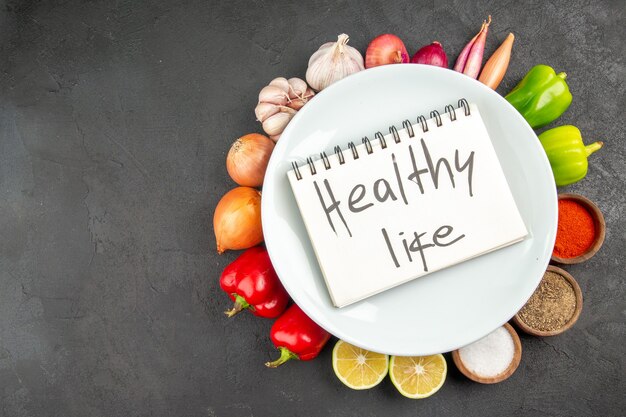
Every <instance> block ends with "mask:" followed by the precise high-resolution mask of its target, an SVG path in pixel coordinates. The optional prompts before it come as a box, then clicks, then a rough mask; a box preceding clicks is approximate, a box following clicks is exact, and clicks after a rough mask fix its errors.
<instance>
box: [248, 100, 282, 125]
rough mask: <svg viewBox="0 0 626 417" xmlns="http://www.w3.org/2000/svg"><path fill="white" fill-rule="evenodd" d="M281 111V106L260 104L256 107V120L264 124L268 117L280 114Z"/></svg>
mask: <svg viewBox="0 0 626 417" xmlns="http://www.w3.org/2000/svg"><path fill="white" fill-rule="evenodd" d="M279 111H280V106H277V105H276V104H272V103H267V102H263V103H259V104H257V105H256V107H255V109H254V114H255V115H256V119H257V120H258V121H259V122H261V123H263V122H264V121H265V120H266V119H267V118H268V117H270V116H272V115H274V114H276V113H278V112H279Z"/></svg>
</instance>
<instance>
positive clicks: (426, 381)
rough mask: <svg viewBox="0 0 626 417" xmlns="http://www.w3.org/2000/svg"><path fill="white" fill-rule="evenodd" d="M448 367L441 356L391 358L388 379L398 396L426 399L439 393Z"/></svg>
mask: <svg viewBox="0 0 626 417" xmlns="http://www.w3.org/2000/svg"><path fill="white" fill-rule="evenodd" d="M447 372H448V366H447V364H446V359H445V358H444V357H443V355H442V354H437V355H430V356H392V357H391V362H390V365H389V377H390V378H391V382H392V383H393V385H395V386H396V388H397V389H398V391H400V394H402V395H404V396H405V397H408V398H426V397H430V396H431V395H433V394H434V393H435V392H437V391H439V388H441V386H442V385H443V383H444V381H445V380H446V373H447Z"/></svg>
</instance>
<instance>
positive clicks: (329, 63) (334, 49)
mask: <svg viewBox="0 0 626 417" xmlns="http://www.w3.org/2000/svg"><path fill="white" fill-rule="evenodd" d="M348 39H349V38H348V35H346V34H345V33H342V34H341V35H339V36H338V37H337V42H328V43H325V44H324V45H322V46H320V48H319V49H318V50H317V51H316V52H315V53H314V54H313V55H312V56H311V59H309V67H308V68H307V70H306V81H307V82H308V83H309V85H310V86H311V87H313V89H314V90H315V91H321V90H323V89H325V88H326V87H328V86H329V85H331V84H332V83H334V82H335V81H339V80H341V79H342V78H345V77H347V76H348V75H350V74H354V73H355V72H359V71H362V70H364V69H365V66H364V65H363V56H362V55H361V53H360V52H359V51H358V50H356V49H355V48H353V47H351V46H348V45H347V43H348Z"/></svg>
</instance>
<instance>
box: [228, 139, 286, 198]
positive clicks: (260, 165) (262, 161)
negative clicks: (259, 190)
mask: <svg viewBox="0 0 626 417" xmlns="http://www.w3.org/2000/svg"><path fill="white" fill-rule="evenodd" d="M274 146H276V145H275V144H274V141H272V140H271V139H270V138H268V137H267V136H265V135H261V134H258V133H250V134H248V135H244V136H242V137H240V138H239V139H237V140H236V141H235V143H233V145H232V146H231V147H230V150H229V151H228V156H227V157H226V170H227V171H228V175H230V177H231V178H232V179H233V181H235V182H236V183H237V184H239V185H241V186H244V187H260V186H261V185H263V178H264V177H265V171H266V170H267V164H268V163H269V161H270V155H272V151H273V150H274Z"/></svg>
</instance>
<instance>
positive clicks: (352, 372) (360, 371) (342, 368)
mask: <svg viewBox="0 0 626 417" xmlns="http://www.w3.org/2000/svg"><path fill="white" fill-rule="evenodd" d="M333 370H334V371H335V375H337V378H339V380H340V381H341V382H343V383H344V384H345V385H347V386H348V387H350V388H352V389H357V390H361V389H368V388H372V387H374V386H376V385H378V384H380V382H381V381H382V380H383V379H385V376H386V375H387V372H388V370H389V356H387V355H384V354H382V353H376V352H370V351H369V350H365V349H361V348H359V347H356V346H353V345H351V344H350V343H347V342H344V341H343V340H339V341H337V344H336V345H335V347H334V348H333Z"/></svg>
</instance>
